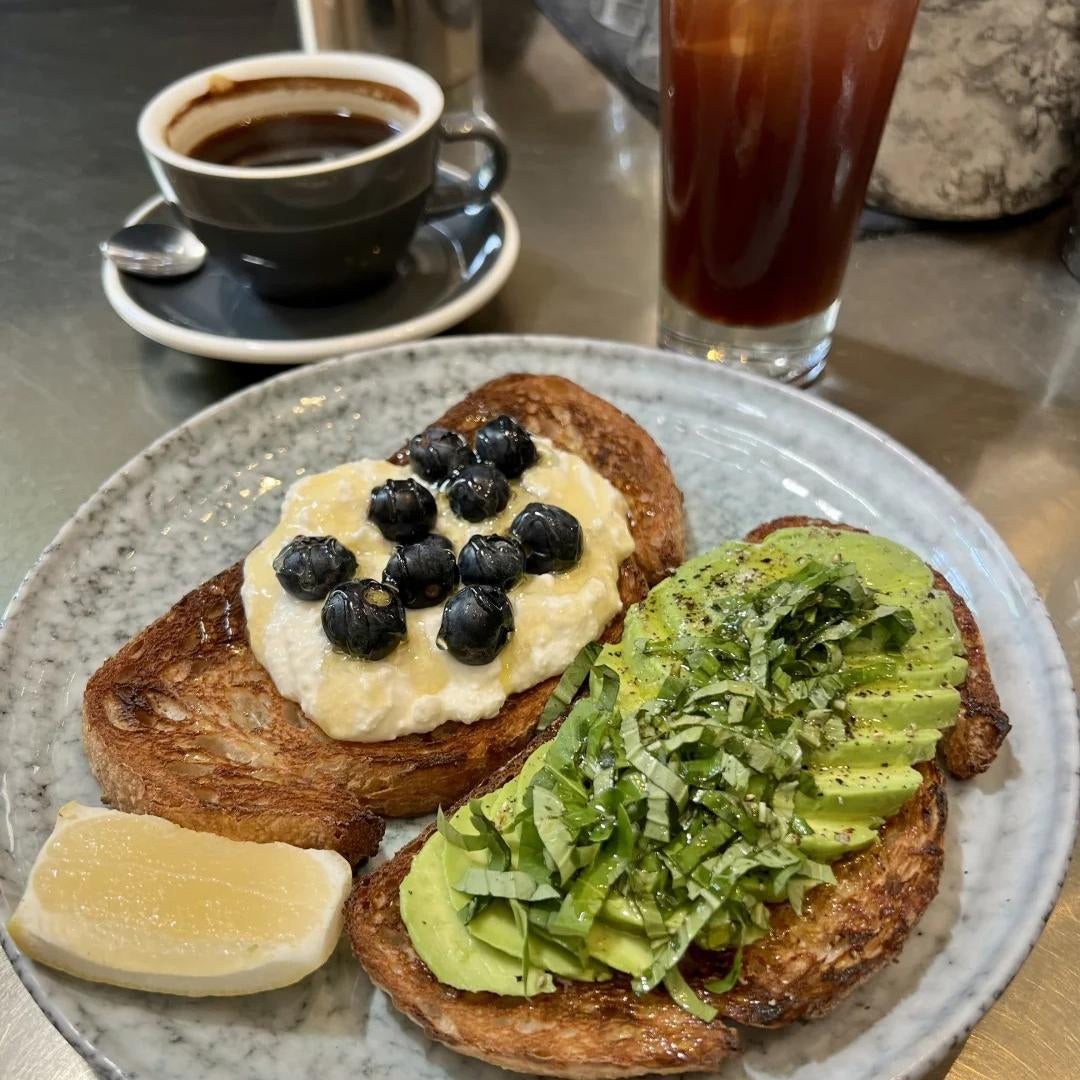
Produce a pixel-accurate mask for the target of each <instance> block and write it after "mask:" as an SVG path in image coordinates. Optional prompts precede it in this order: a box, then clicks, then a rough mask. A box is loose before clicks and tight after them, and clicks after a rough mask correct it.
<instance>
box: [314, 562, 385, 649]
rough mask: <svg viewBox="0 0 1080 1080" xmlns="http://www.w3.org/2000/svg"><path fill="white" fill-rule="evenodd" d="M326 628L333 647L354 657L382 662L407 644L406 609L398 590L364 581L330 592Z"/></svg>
mask: <svg viewBox="0 0 1080 1080" xmlns="http://www.w3.org/2000/svg"><path fill="white" fill-rule="evenodd" d="M322 625H323V632H324V633H325V634H326V636H327V638H329V640H330V643H331V644H333V645H336V646H337V647H338V648H339V649H343V650H344V651H345V652H347V653H348V654H349V655H350V656H358V657H360V658H361V659H363V660H381V659H382V658H383V657H384V656H386V655H387V654H389V653H392V652H393V651H394V649H396V648H397V647H398V645H400V644H401V642H403V641H404V640H405V608H404V607H403V606H402V603H401V597H399V596H398V594H397V590H395V589H392V588H391V587H390V586H388V585H383V584H382V582H379V581H372V579H371V578H361V579H360V580H359V581H347V582H345V584H344V585H338V586H337V588H335V589H331V590H330V594H329V596H327V598H326V602H325V603H324V604H323V609H322Z"/></svg>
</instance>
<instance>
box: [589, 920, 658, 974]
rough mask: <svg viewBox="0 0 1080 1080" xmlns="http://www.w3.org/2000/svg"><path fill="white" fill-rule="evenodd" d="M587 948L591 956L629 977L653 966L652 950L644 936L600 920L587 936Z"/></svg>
mask: <svg viewBox="0 0 1080 1080" xmlns="http://www.w3.org/2000/svg"><path fill="white" fill-rule="evenodd" d="M585 947H586V948H587V949H588V950H589V955H590V956H593V957H595V958H596V959H597V960H600V961H602V962H603V963H605V964H607V965H608V967H613V968H614V969H615V970H616V971H625V972H626V974H627V975H640V974H642V972H644V971H648V969H649V968H650V967H651V966H652V962H653V954H652V949H651V948H650V946H649V939H648V938H646V937H645V936H644V934H634V933H632V932H630V931H629V930H621V929H619V928H618V927H616V926H609V925H608V924H607V923H605V922H601V921H600V920H599V919H598V920H597V921H596V922H594V923H593V924H592V929H591V930H589V932H588V934H587V935H586V936H585Z"/></svg>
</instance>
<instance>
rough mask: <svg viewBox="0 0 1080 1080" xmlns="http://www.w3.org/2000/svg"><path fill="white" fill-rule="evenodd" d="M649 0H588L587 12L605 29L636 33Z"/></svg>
mask: <svg viewBox="0 0 1080 1080" xmlns="http://www.w3.org/2000/svg"><path fill="white" fill-rule="evenodd" d="M650 2H651V0H590V2H589V14H590V15H591V16H592V17H593V18H594V19H595V20H596V21H597V22H598V23H599V24H600V25H601V26H602V27H604V29H606V30H614V31H615V33H617V34H630V35H634V34H637V33H638V32H639V31H640V30H641V27H642V24H643V23H644V21H645V8H646V6H647V5H648V4H649V3H650Z"/></svg>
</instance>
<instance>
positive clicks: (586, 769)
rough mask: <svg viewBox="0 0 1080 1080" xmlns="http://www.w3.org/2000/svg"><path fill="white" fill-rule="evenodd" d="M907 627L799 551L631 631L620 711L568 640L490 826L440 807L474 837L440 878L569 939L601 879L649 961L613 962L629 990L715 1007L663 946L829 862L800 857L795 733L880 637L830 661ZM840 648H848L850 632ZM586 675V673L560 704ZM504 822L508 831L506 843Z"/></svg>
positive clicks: (674, 947) (758, 916)
mask: <svg viewBox="0 0 1080 1080" xmlns="http://www.w3.org/2000/svg"><path fill="white" fill-rule="evenodd" d="M913 632H914V624H913V622H912V619H911V616H910V614H909V613H908V612H907V611H904V610H903V609H898V608H895V607H890V606H885V605H879V604H877V602H876V599H875V596H874V593H873V591H872V590H871V589H869V588H868V587H867V586H866V585H865V583H864V582H863V581H862V580H861V579H860V578H859V576H858V575H857V574H856V572H855V570H854V567H853V566H851V565H850V564H848V563H843V562H833V563H829V564H823V563H819V562H814V561H808V562H806V563H804V564H803V565H802V566H800V567H799V569H798V570H796V571H795V572H794V573H793V574H791V575H789V576H788V577H786V578H784V579H781V580H779V581H776V582H774V583H772V584H771V585H769V586H768V587H766V588H764V589H762V590H760V591H759V592H757V593H756V594H753V595H751V596H749V597H747V596H743V597H740V598H735V599H734V600H731V601H729V602H726V604H725V605H724V606H722V607H721V609H720V610H719V611H718V613H717V618H716V619H715V620H714V622H713V625H712V627H711V629H710V633H709V634H708V635H707V636H697V637H690V636H685V637H676V638H672V639H669V640H664V641H650V642H649V643H648V644H647V646H646V647H645V652H646V653H647V654H649V655H652V656H655V657H657V658H660V659H661V660H662V663H663V667H664V669H665V670H667V671H668V672H669V674H668V675H667V676H666V677H665V678H664V680H663V682H662V684H661V686H660V689H659V690H658V691H657V693H656V696H655V698H654V699H652V700H650V701H647V702H644V703H643V704H641V705H640V706H637V707H634V708H632V709H627V710H626V711H622V710H620V708H619V680H618V676H617V675H616V673H615V672H614V671H613V670H612V669H610V668H608V667H606V666H602V665H598V663H597V661H598V657H599V655H600V649H599V646H590V647H589V648H587V649H583V650H582V651H581V653H580V654H579V655H578V657H577V658H576V659H575V661H574V662H573V664H572V665H571V666H570V668H569V669H567V672H566V674H565V675H564V676H563V678H562V679H561V680H560V681H559V685H558V686H557V688H556V690H555V692H554V693H553V694H552V696H551V698H550V700H549V702H548V705H547V707H546V708H545V710H544V714H543V716H542V718H541V724H542V726H547V725H548V724H550V723H552V722H553V721H554V720H556V719H557V718H558V717H559V716H561V715H563V714H564V713H566V712H567V710H569V714H568V715H567V716H566V719H565V721H564V722H563V725H562V727H561V728H560V729H559V732H558V734H557V735H556V736H555V738H554V739H553V740H552V741H551V742H550V743H549V744H548V746H547V748H546V757H545V758H544V761H543V764H542V765H541V767H540V768H539V770H538V771H537V772H536V774H535V775H534V776H533V778H532V779H531V781H530V782H529V785H528V787H527V789H526V790H525V792H524V793H523V794H522V798H521V810H520V812H519V813H518V814H517V816H516V817H515V819H514V821H513V822H512V823H511V824H509V825H507V826H506V827H505V829H504V830H503V833H505V835H504V834H503V833H501V832H500V830H499V829H498V828H496V826H495V825H494V824H493V823H492V822H491V821H489V820H488V819H487V818H486V817H485V816H484V814H483V812H482V808H481V807H480V804H479V803H478V802H473V803H470V815H469V816H470V821H471V823H472V825H473V827H474V828H475V830H476V835H466V834H462V833H461V832H460V831H459V830H457V829H455V828H454V827H453V826H452V825H451V824H450V823H449V822H448V821H447V820H446V819H445V817H444V816H443V815H442V814H441V812H440V815H439V823H438V828H439V831H440V833H441V834H442V835H443V836H444V837H445V839H446V841H447V843H449V844H453V845H456V846H458V847H461V848H464V849H465V850H468V851H471V852H482V851H486V852H487V859H488V862H487V866H484V867H482V866H474V867H472V868H470V869H468V870H467V871H465V873H464V874H463V876H462V878H461V880H460V881H459V882H458V883H457V884H456V885H455V886H454V887H455V888H456V889H458V890H459V891H460V892H463V893H465V894H466V895H468V896H469V897H470V902H469V904H468V905H467V907H466V909H465V911H463V912H462V918H463V919H465V921H466V922H467V921H468V919H470V918H471V917H473V915H474V914H475V912H476V910H479V905H482V904H483V903H486V902H493V900H494V899H495V898H498V901H499V902H502V901H503V900H506V901H508V902H509V904H510V908H511V910H512V912H513V916H514V919H515V922H516V924H517V926H518V930H519V933H521V935H522V937H523V938H524V950H523V958H522V978H523V979H527V976H528V967H529V962H530V961H529V949H528V941H529V935H530V934H531V933H540V934H543V935H544V936H545V940H551V941H554V942H556V943H557V944H559V945H560V946H562V947H564V948H567V949H569V950H570V951H571V952H572V953H573V954H574V955H577V956H581V957H584V956H585V955H586V946H585V939H586V937H587V935H588V934H589V931H590V929H591V928H592V926H593V924H594V922H595V920H596V919H597V918H598V916H600V914H601V910H602V909H603V908H604V906H605V904H606V903H607V902H608V900H609V898H611V903H613V904H615V906H616V910H620V911H624V912H629V913H631V916H632V915H633V913H635V912H636V913H637V915H638V916H640V920H641V925H642V927H643V929H644V932H645V939H646V940H647V941H648V943H649V946H650V948H651V952H652V962H651V964H650V965H649V967H648V970H647V971H645V972H644V973H643V974H642V975H641V976H639V977H637V978H635V979H634V980H633V983H632V984H633V987H634V989H635V991H636V992H638V993H647V992H649V991H651V990H653V989H654V988H656V987H657V986H660V985H661V984H663V985H664V986H665V987H666V989H667V992H668V993H669V994H670V995H671V997H672V998H673V999H674V1000H675V1001H677V1002H678V1003H679V1004H680V1005H681V1006H682V1007H683V1008H684V1009H686V1010H687V1011H688V1012H690V1013H691V1014H693V1015H694V1016H696V1017H699V1018H700V1019H702V1020H705V1021H708V1020H711V1019H712V1018H713V1017H715V1015H716V1010H715V1008H714V1007H713V1006H712V1005H711V1004H708V1003H707V1002H705V1001H703V1000H702V999H701V998H700V997H699V996H698V995H697V994H696V993H695V992H694V990H693V989H692V988H691V987H690V985H689V984H688V983H687V982H686V979H685V978H684V976H683V974H682V973H681V972H680V970H679V964H680V962H681V961H682V959H683V957H684V956H685V954H686V952H687V950H688V949H690V948H691V946H693V945H695V944H697V945H699V946H703V947H706V948H735V949H736V950H737V951H736V953H735V959H734V961H733V964H732V968H731V970H730V971H729V972H728V974H727V975H726V976H724V977H723V978H720V979H715V980H713V981H711V982H709V983H707V984H706V989H707V990H708V991H709V992H710V993H715V994H722V993H726V992H728V991H729V990H731V989H732V988H733V987H734V986H735V985H736V983H737V981H738V979H739V977H740V970H741V963H742V951H741V950H742V947H743V946H744V945H747V944H750V943H751V942H753V941H756V940H758V939H760V938H761V937H763V936H764V935H765V934H766V933H767V932H768V929H769V905H770V904H777V903H789V904H790V905H791V906H792V907H793V908H795V910H796V911H801V909H802V905H803V902H804V900H805V896H806V893H807V891H808V890H810V889H812V888H814V887H815V886H816V885H818V884H821V883H824V882H830V881H832V880H834V879H833V874H832V870H831V869H830V867H829V866H828V865H826V864H824V863H818V862H815V861H813V860H812V859H809V858H807V857H806V856H805V855H804V854H803V851H802V850H801V848H800V845H799V840H800V838H801V837H803V836H805V835H807V832H808V826H807V825H806V822H805V821H804V820H802V818H800V817H799V816H798V814H797V813H796V812H795V805H796V796H797V795H798V794H800V793H805V794H807V795H813V794H815V793H816V788H815V784H814V780H813V777H812V775H811V773H810V772H809V770H808V769H806V768H805V767H804V754H805V752H806V751H807V750H809V749H815V748H819V747H822V746H828V745H831V744H833V743H835V742H837V741H839V740H841V739H843V738H844V737H845V734H846V729H845V726H844V718H843V713H844V705H845V703H844V695H845V694H846V693H848V692H849V691H850V690H851V689H852V688H853V687H855V686H858V685H860V682H865V681H869V680H872V679H874V678H878V677H881V675H882V673H883V672H888V671H889V670H890V668H889V665H891V664H894V663H895V661H893V660H892V659H891V658H889V657H888V656H885V657H881V656H873V657H860V658H859V659H857V660H855V661H854V662H853V663H851V664H848V663H847V662H846V655H847V654H846V653H845V649H846V648H848V647H850V645H851V644H852V643H854V642H856V641H859V640H860V639H865V640H866V641H867V642H869V643H870V644H872V645H873V647H874V648H875V649H879V650H888V649H895V648H898V647H900V646H902V645H903V643H904V642H905V641H907V639H908V638H909V637H910V636H911V634H912V633H913ZM857 651H858V650H857ZM586 681H588V682H589V690H588V693H587V694H586V695H585V696H583V697H581V698H580V699H579V700H578V701H577V702H576V703H575V704H574V705H573V707H572V708H571V701H572V700H573V698H574V697H575V696H576V695H577V694H578V692H579V691H580V690H581V688H582V687H583V686H584V684H585V683H586ZM511 834H513V839H514V843H513V845H511V844H510V843H508V839H507V838H508V837H510V836H511Z"/></svg>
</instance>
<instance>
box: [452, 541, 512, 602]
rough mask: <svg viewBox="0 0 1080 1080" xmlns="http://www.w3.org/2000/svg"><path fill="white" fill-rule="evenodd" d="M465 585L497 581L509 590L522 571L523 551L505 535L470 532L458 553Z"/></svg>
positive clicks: (501, 587)
mask: <svg viewBox="0 0 1080 1080" xmlns="http://www.w3.org/2000/svg"><path fill="white" fill-rule="evenodd" d="M458 567H459V569H460V570H461V580H462V582H463V583H464V584H466V585H497V586H498V587H499V588H500V589H505V590H506V591H507V592H509V591H510V590H511V589H512V588H513V587H514V586H515V585H516V584H517V583H518V582H519V581H520V580H521V578H522V575H523V574H524V573H525V552H524V551H522V550H521V545H520V544H519V543H518V542H517V541H516V540H514V539H512V538H511V537H508V536H473V537H470V539H469V542H468V543H467V544H466V545H465V546H464V547H463V548H462V549H461V554H460V555H458Z"/></svg>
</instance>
